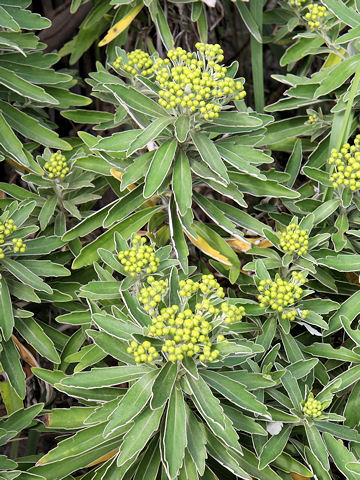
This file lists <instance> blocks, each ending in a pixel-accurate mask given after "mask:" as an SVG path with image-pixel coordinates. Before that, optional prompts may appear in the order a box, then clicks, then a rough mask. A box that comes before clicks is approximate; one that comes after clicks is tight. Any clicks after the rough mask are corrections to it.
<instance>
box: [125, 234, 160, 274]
mask: <svg viewBox="0 0 360 480" xmlns="http://www.w3.org/2000/svg"><path fill="white" fill-rule="evenodd" d="M145 244H146V238H145V237H141V236H140V235H135V237H134V238H133V240H132V242H131V247H130V249H129V250H121V251H120V252H119V253H118V259H119V260H120V263H121V264H122V265H123V266H124V270H125V272H126V273H127V274H128V275H130V276H131V277H135V276H136V275H140V274H141V273H147V274H149V273H155V272H156V271H157V269H158V266H159V263H160V259H159V258H158V257H157V256H156V255H155V251H154V248H153V247H152V246H150V245H145Z"/></svg>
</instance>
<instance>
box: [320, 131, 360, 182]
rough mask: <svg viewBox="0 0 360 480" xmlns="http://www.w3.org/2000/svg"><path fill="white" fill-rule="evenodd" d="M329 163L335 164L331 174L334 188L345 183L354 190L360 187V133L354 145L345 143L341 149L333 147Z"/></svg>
mask: <svg viewBox="0 0 360 480" xmlns="http://www.w3.org/2000/svg"><path fill="white" fill-rule="evenodd" d="M328 163H329V164H330V165H334V166H335V171H334V172H333V173H332V175H331V176H330V180H331V181H332V182H333V187H334V188H337V187H339V186H340V185H344V186H345V187H346V188H349V189H350V190H351V191H352V192H355V191H356V190H358V189H360V135H356V137H355V140H354V144H353V145H350V144H349V143H344V144H343V146H342V147H341V149H340V151H338V150H336V149H335V148H333V149H332V150H331V156H330V158H329V159H328Z"/></svg>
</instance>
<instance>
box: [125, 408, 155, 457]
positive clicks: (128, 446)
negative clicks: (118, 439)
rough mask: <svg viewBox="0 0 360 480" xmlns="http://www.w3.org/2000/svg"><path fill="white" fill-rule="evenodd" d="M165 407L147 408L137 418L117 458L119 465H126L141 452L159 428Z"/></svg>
mask: <svg viewBox="0 0 360 480" xmlns="http://www.w3.org/2000/svg"><path fill="white" fill-rule="evenodd" d="M163 411H164V408H158V409H157V410H151V409H150V408H147V409H145V410H144V411H143V412H142V413H140V415H138V416H137V417H136V419H135V422H134V425H133V426H132V428H131V429H130V430H129V432H128V433H127V434H126V435H125V437H124V440H123V442H122V444H121V450H120V453H119V456H118V458H117V465H118V466H121V465H124V463H125V462H127V461H128V460H130V459H131V458H133V457H134V456H135V455H136V454H137V453H138V452H140V451H141V450H142V449H143V448H144V447H145V445H146V444H147V442H148V441H149V440H150V438H151V437H152V435H153V433H154V432H155V431H156V430H157V429H158V427H159V423H160V420H161V416H162V414H163Z"/></svg>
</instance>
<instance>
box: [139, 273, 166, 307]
mask: <svg viewBox="0 0 360 480" xmlns="http://www.w3.org/2000/svg"><path fill="white" fill-rule="evenodd" d="M147 283H148V284H149V286H148V287H143V288H142V289H141V290H140V293H139V294H138V299H139V302H140V303H142V304H143V309H144V310H145V311H146V312H149V313H151V314H152V313H153V312H154V311H155V309H156V307H157V306H158V304H159V303H160V302H161V300H162V296H163V295H164V294H165V293H166V291H167V289H168V281H167V280H155V278H154V277H152V276H151V277H148V278H147Z"/></svg>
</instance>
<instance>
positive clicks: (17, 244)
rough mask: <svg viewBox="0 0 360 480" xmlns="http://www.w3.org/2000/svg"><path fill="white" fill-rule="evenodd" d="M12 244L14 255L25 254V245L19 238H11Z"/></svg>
mask: <svg viewBox="0 0 360 480" xmlns="http://www.w3.org/2000/svg"><path fill="white" fill-rule="evenodd" d="M12 243H13V251H14V253H25V251H26V245H25V243H24V242H23V241H22V240H21V238H13V240H12Z"/></svg>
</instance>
